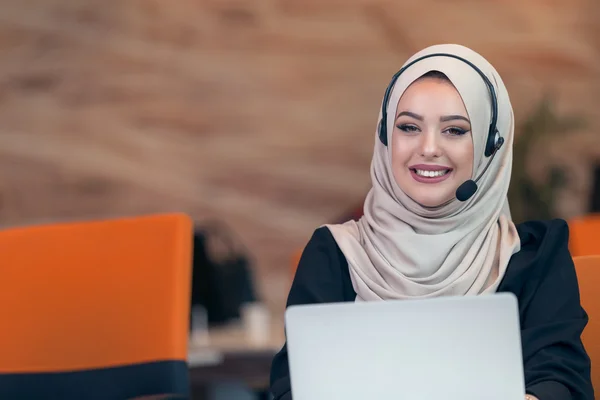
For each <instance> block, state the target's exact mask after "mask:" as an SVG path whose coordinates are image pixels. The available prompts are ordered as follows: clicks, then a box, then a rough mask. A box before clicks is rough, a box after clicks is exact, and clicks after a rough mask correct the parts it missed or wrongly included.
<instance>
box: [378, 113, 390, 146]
mask: <svg viewBox="0 0 600 400" xmlns="http://www.w3.org/2000/svg"><path fill="white" fill-rule="evenodd" d="M377 132H379V140H380V141H381V143H383V145H384V146H386V147H387V145H388V141H387V127H386V124H385V123H384V122H383V119H380V120H379V124H377Z"/></svg>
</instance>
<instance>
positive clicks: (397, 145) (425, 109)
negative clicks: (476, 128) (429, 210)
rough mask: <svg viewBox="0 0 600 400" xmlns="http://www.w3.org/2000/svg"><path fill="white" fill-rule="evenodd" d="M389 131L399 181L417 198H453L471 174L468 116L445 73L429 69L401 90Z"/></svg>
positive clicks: (426, 201)
mask: <svg viewBox="0 0 600 400" xmlns="http://www.w3.org/2000/svg"><path fill="white" fill-rule="evenodd" d="M396 115H397V116H396V123H395V127H394V131H393V134H392V145H391V148H392V168H393V173H394V178H395V180H396V183H397V184H398V186H400V187H401V188H402V189H403V190H404V192H405V193H406V194H407V195H408V196H409V197H410V198H411V199H413V200H414V201H415V202H417V203H419V204H421V205H423V206H425V207H435V206H438V205H440V204H442V203H444V202H446V201H448V200H451V199H452V198H454V196H455V193H456V189H457V188H458V187H459V186H460V185H461V184H462V183H463V182H465V181H467V180H469V179H471V175H472V172H473V138H472V137H471V122H470V120H469V117H468V113H467V110H466V108H465V105H464V103H463V101H462V98H461V97H460V94H459V93H458V91H457V90H456V88H455V87H454V85H452V83H451V82H450V80H449V79H448V77H447V76H446V75H444V74H443V73H441V72H438V71H431V72H428V73H426V74H424V75H423V76H422V77H421V78H419V79H417V80H416V81H415V82H413V83H412V84H411V85H410V86H409V87H408V88H407V89H406V91H405V92H404V94H403V95H402V97H401V98H400V101H399V102H398V107H397V111H396Z"/></svg>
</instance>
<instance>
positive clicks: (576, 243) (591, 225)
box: [569, 214, 600, 257]
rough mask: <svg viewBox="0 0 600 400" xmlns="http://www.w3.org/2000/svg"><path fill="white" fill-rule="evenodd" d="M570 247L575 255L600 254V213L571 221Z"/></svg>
mask: <svg viewBox="0 0 600 400" xmlns="http://www.w3.org/2000/svg"><path fill="white" fill-rule="evenodd" d="M569 232H570V235H569V249H570V251H571V254H572V255H573V257H578V256H589V255H600V214H590V215H586V216H583V217H580V218H575V219H572V220H570V221H569Z"/></svg>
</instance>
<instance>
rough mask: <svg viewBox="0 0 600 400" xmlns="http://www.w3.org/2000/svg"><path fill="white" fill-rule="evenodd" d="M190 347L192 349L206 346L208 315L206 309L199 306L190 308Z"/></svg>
mask: <svg viewBox="0 0 600 400" xmlns="http://www.w3.org/2000/svg"><path fill="white" fill-rule="evenodd" d="M191 324H192V326H191V337H190V339H191V345H192V346H194V347H200V346H208V344H209V339H210V338H209V333H208V313H207V311H206V308H204V307H203V306H200V305H195V306H193V307H192V321H191Z"/></svg>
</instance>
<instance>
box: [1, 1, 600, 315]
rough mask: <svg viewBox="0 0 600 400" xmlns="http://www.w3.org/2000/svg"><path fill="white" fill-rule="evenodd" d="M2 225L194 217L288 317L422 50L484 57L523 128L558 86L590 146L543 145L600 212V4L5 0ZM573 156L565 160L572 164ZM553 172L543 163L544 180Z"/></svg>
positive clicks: (353, 197) (576, 196)
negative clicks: (241, 253) (302, 254)
mask: <svg viewBox="0 0 600 400" xmlns="http://www.w3.org/2000/svg"><path fill="white" fill-rule="evenodd" d="M0 9H1V10H2V11H1V12H0V51H1V52H2V61H1V62H0V87H1V90H0V154H1V157H0V166H1V169H0V206H1V207H0V216H1V217H2V223H3V224H4V225H5V226H10V225H16V224H29V223H37V222H42V221H53V220H62V219H79V218H96V217H104V216H114V215H123V214H140V213H146V212H154V211H171V210H180V211H185V212H188V213H190V214H191V215H192V216H193V217H194V218H196V219H197V220H198V221H202V220H203V219H204V218H207V217H218V218H222V219H224V220H225V221H227V222H228V223H229V224H230V225H231V226H232V227H233V228H234V229H235V230H236V232H238V233H239V235H240V236H241V237H242V238H243V240H244V242H245V244H246V245H247V246H248V247H250V248H251V249H253V251H254V254H255V256H256V259H257V270H256V273H257V275H258V277H259V279H258V282H259V284H260V286H261V288H262V289H263V292H264V294H265V296H266V297H267V300H268V301H269V302H270V303H271V304H272V305H274V306H276V307H281V306H282V304H283V300H284V299H285V296H286V293H287V290H288V276H287V272H288V271H289V268H288V263H289V259H290V256H291V253H292V251H293V250H294V249H295V248H296V247H298V246H302V245H303V244H304V243H305V242H306V240H307V239H308V238H309V236H310V234H311V233H312V231H313V230H314V229H315V228H316V227H318V226H319V225H320V224H322V223H325V222H327V221H328V220H329V219H330V218H333V217H335V216H337V215H339V214H340V213H341V212H343V210H344V209H345V208H346V207H348V206H352V205H354V204H355V203H356V202H357V201H360V200H362V198H363V196H364V194H365V191H366V189H367V188H368V186H369V183H370V182H369V181H370V178H369V163H370V159H371V151H372V147H373V143H374V130H375V123H376V118H377V112H378V108H379V104H380V101H381V96H382V95H383V91H384V89H385V86H386V85H387V83H388V80H389V78H390V77H391V75H392V74H393V73H394V72H395V70H397V69H398V68H399V67H400V65H401V64H402V62H403V61H404V60H405V59H406V58H407V57H408V56H409V55H410V54H412V53H413V52H414V51H417V50H419V49H420V48H422V47H425V46H427V45H431V44H434V43H439V42H456V43H461V44H465V45H467V46H470V47H473V48H474V49H475V50H477V51H479V52H481V53H482V54H483V55H484V56H486V57H487V58H488V59H489V60H490V61H491V62H492V63H493V64H494V65H495V66H496V67H497V69H498V70H499V71H500V72H501V74H502V76H503V78H504V80H505V82H506V84H507V86H508V88H509V91H510V93H511V98H512V101H513V106H514V108H515V111H516V114H517V119H518V120H519V121H520V120H522V119H523V118H524V117H525V116H526V115H527V113H528V111H529V110H530V109H531V108H532V107H533V106H534V104H535V102H536V101H537V100H538V99H539V98H540V96H541V94H542V93H543V92H544V91H545V90H552V91H554V92H556V93H557V94H558V95H559V96H560V97H559V104H558V106H559V110H560V111H561V112H568V113H578V114H581V115H583V116H585V117H586V118H587V119H588V122H589V124H588V125H589V126H588V128H587V129H586V130H585V131H582V132H579V133H577V134H572V135H570V136H569V137H565V138H564V140H559V141H558V142H557V143H551V144H542V145H540V155H541V156H540V163H542V164H544V163H547V162H549V161H557V162H561V163H565V164H568V165H570V166H571V167H570V168H571V170H572V171H573V174H572V175H573V177H572V181H571V186H572V187H571V191H570V192H566V193H565V194H561V202H560V207H561V211H562V213H563V214H564V216H570V215H575V214H577V213H579V212H581V211H582V210H583V209H584V207H585V203H584V202H585V196H587V190H588V187H587V181H586V179H587V171H588V165H589V163H590V162H591V161H592V160H593V159H594V158H595V157H598V155H599V154H600V140H598V137H599V136H598V134H599V133H600V132H599V131H600V123H599V122H598V121H599V118H600V114H599V111H598V109H599V106H600V98H599V96H600V39H599V38H600V31H599V29H600V28H599V26H600V11H599V10H600V9H599V7H598V2H597V1H594V0H573V1H566V0H561V1H547V0H535V1H530V2H527V3H520V2H517V1H516V0H505V1H489V0H488V1H479V2H475V1H469V0H453V1H449V2H448V1H446V2H442V1H434V0H425V1H422V2H411V1H391V0H370V1H367V0H345V1H341V0H254V1H241V0H201V1H198V0H180V1H177V2H167V1H164V0H127V1H115V0H113V1H106V0H85V1H81V0H22V1H16V0H0ZM565 150H567V151H566V152H565ZM542 170H543V168H542Z"/></svg>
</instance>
